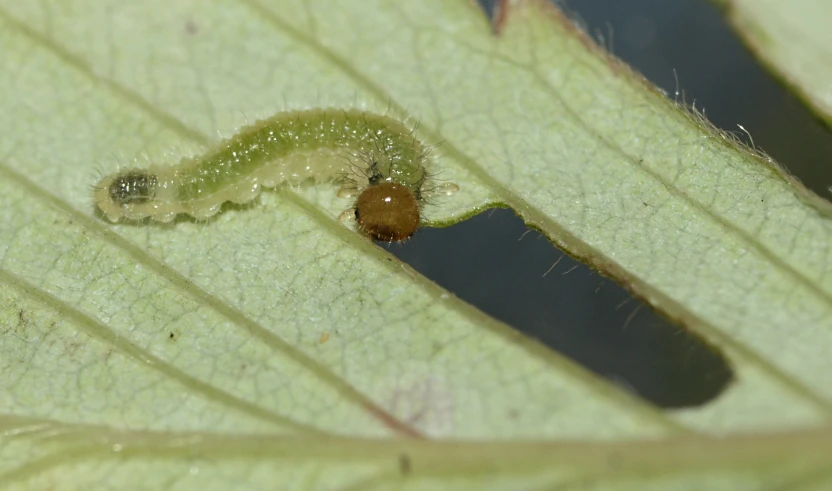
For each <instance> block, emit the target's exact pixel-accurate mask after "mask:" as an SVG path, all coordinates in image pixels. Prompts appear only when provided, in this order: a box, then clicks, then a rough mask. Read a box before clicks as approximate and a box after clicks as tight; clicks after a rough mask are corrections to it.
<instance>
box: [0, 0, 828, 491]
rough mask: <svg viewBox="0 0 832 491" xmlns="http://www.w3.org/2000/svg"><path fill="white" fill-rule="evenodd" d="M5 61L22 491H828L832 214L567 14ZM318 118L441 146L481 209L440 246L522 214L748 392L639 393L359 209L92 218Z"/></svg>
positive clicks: (2, 294)
mask: <svg viewBox="0 0 832 491" xmlns="http://www.w3.org/2000/svg"><path fill="white" fill-rule="evenodd" d="M0 46H2V47H3V51H2V52H3V53H4V56H3V57H2V58H1V59H0V63H2V70H0V95H2V97H0V128H2V134H3V135H4V136H3V138H2V139H0V205H2V206H0V213H2V219H0V326H3V337H2V338H0V339H1V341H0V363H2V366H1V367H0V368H2V371H3V373H4V374H5V375H6V376H5V377H4V380H5V382H4V383H3V390H2V391H0V393H2V396H0V414H2V415H3V416H0V426H2V428H3V433H2V435H3V436H2V446H0V452H2V458H1V459H0V462H2V464H0V483H2V485H3V486H2V487H3V488H4V489H12V488H14V487H18V488H26V487H35V488H45V487H49V486H53V487H58V488H62V489H75V488H83V487H89V486H90V485H93V486H100V487H118V488H123V487H125V486H127V485H129V486H130V487H133V488H145V489H160V488H173V489H229V488H240V487H245V488H250V489H259V488H263V489H274V487H275V486H278V487H280V488H285V489H292V488H294V489H321V488H323V489H328V488H334V489H350V488H352V489H371V488H373V487H378V488H386V487H389V486H392V485H394V484H395V485H399V486H402V487H413V488H420V487H426V488H430V487H432V486H433V487H441V488H445V489H454V488H457V489H465V488H472V489H485V488H486V487H487V486H490V487H492V488H495V489H499V488H511V489H522V488H545V489H548V488H551V487H553V486H556V485H557V486H561V487H562V488H563V489H587V487H589V488H592V489H650V488H649V486H650V485H652V486H654V487H653V489H662V490H665V489H731V490H734V489H763V486H766V485H768V484H770V483H771V482H780V483H784V486H785V487H786V488H789V486H788V485H790V484H791V483H796V482H798V483H806V484H805V485H804V487H806V488H807V489H809V488H810V485H819V486H821V487H822V486H823V484H824V483H827V484H828V480H829V478H830V476H829V473H828V472H825V470H826V469H828V468H829V466H830V465H832V462H830V457H829V455H832V451H830V450H832V449H830V445H832V444H830V443H829V442H830V441H832V439H830V438H828V436H829V430H828V429H826V426H825V425H826V424H827V423H826V422H827V420H828V418H829V415H830V411H832V404H831V403H830V399H831V398H832V387H831V386H829V384H827V383H826V382H825V381H826V380H827V375H826V374H828V373H829V371H830V369H832V361H830V358H829V357H828V356H826V352H827V348H828V347H829V346H832V341H831V340H830V335H831V334H832V333H830V319H832V318H831V317H830V315H829V310H830V305H831V304H832V292H830V288H832V278H830V274H829V268H830V265H829V261H828V257H829V244H830V222H829V220H828V218H827V217H826V211H825V208H822V205H821V204H819V200H817V199H813V198H812V197H811V196H809V195H808V194H807V193H806V192H805V191H804V190H802V189H800V188H797V187H795V186H794V185H793V184H792V183H790V182H789V181H788V180H787V179H785V178H783V177H782V176H781V174H780V172H779V171H778V170H777V167H776V166H775V165H774V164H773V163H771V162H769V161H767V160H765V159H763V158H760V157H759V156H757V155H756V154H754V153H752V152H749V151H747V150H743V149H740V148H738V147H737V146H736V145H735V144H734V142H733V140H730V139H729V138H727V137H725V136H723V135H720V134H717V133H715V132H713V131H712V130H710V129H709V128H708V127H707V126H706V125H704V124H703V122H702V121H701V120H700V119H698V118H696V117H692V116H691V115H689V114H688V113H686V112H684V111H681V110H680V109H679V108H677V107H676V106H675V105H674V104H673V103H671V102H669V101H667V100H666V99H665V98H664V97H663V96H662V95H661V94H658V93H657V92H656V91H655V90H654V89H651V88H649V87H647V86H646V84H645V83H644V82H643V81H641V79H640V78H639V77H638V76H636V75H634V74H633V73H632V72H630V71H629V69H627V68H626V67H625V66H623V65H621V64H619V63H618V62H617V61H615V60H612V59H610V58H608V57H607V56H606V55H605V54H604V53H603V52H602V51H600V50H599V49H598V48H597V47H595V46H594V45H592V44H591V43H590V42H589V41H587V39H586V38H585V37H584V36H583V35H582V34H581V33H579V32H577V31H576V30H575V28H574V27H573V26H572V25H571V24H570V23H569V22H568V21H566V20H565V19H564V18H563V17H561V16H560V14H559V13H558V12H557V11H555V10H554V9H552V8H551V7H549V6H547V5H545V4H542V3H540V2H535V1H528V2H516V4H514V5H513V6H512V8H511V10H510V11H509V12H508V16H507V21H506V23H505V25H502V26H501V33H500V35H499V36H495V35H494V33H493V32H492V30H491V26H489V24H488V22H487V20H486V18H485V17H484V16H483V14H482V13H481V12H480V11H479V10H478V9H477V7H476V6H475V5H473V4H471V3H469V2H466V1H462V0H454V1H448V0H431V1H422V2H394V1H382V0H378V1H367V0H362V1H357V0H356V1H344V0H337V1H334V0H333V1H323V0H321V1H312V0H309V1H306V2H301V1H296V2H292V1H288V0H287V1H281V2H276V1H272V2H266V1H261V2H257V1H255V0H233V1H231V0H216V1H210V2H208V1H206V2H196V1H166V2H161V1H157V0H148V1H145V2H121V1H116V0H112V1H107V0H72V1H67V0H44V1H42V2H12V1H10V0H9V1H2V2H0ZM307 107H333V108H343V107H361V108H364V109H365V110H368V111H375V112H387V113H388V114H391V115H394V116H396V117H399V118H401V119H402V120H407V121H411V122H415V121H419V132H418V134H419V136H420V137H421V138H423V139H424V140H425V141H427V142H429V143H438V142H442V145H441V147H440V151H439V152H438V155H437V158H436V162H435V165H436V171H437V172H438V173H439V174H440V176H441V179H443V180H448V181H452V182H454V183H457V184H458V185H459V186H460V188H461V190H460V191H459V192H457V193H456V194H454V195H453V196H451V197H449V198H447V199H442V200H441V201H440V202H439V203H437V204H436V206H433V207H431V208H430V209H429V210H427V211H426V213H428V215H429V216H428V218H429V219H430V220H431V221H432V222H433V223H434V224H440V225H441V224H448V223H453V222H455V221H458V220H460V219H461V218H463V217H466V216H469V215H472V214H474V213H476V212H477V211H479V210H482V209H485V208H486V207H488V206H492V205H504V206H511V207H512V208H514V209H515V210H516V211H517V212H518V213H520V214H521V215H522V216H523V217H524V219H525V220H527V221H528V222H529V223H530V224H531V225H533V226H535V227H537V228H539V229H540V230H542V231H543V232H544V233H545V234H546V235H547V236H549V237H550V238H551V239H552V240H553V241H555V242H556V243H558V244H561V245H563V246H564V247H565V248H566V249H567V250H568V251H569V252H570V253H572V254H575V255H578V256H581V257H584V258H586V260H588V261H589V262H590V263H591V264H593V265H595V266H596V267H598V268H599V269H601V270H602V271H604V272H606V273H607V274H610V275H613V276H616V277H618V278H619V279H621V280H622V281H623V282H625V284H627V285H628V286H629V287H630V288H632V289H633V290H635V291H636V292H638V293H639V294H641V295H642V296H644V297H645V298H646V299H647V300H648V301H650V302H651V303H652V304H653V305H655V306H656V307H657V308H659V309H660V310H662V311H664V312H666V313H667V314H668V315H670V316H672V317H673V318H676V319H679V321H680V322H681V323H682V324H683V325H684V326H685V327H686V328H687V329H690V330H692V331H694V332H696V333H698V334H699V335H701V336H703V337H705V338H706V339H707V340H708V341H709V342H711V343H712V344H713V345H715V346H717V347H718V348H719V349H721V350H723V351H724V352H725V354H726V356H727V357H728V358H729V359H730V360H731V363H732V364H733V367H734V369H735V371H736V375H737V381H736V382H735V383H734V384H733V385H732V386H731V387H730V389H729V390H728V391H727V392H726V393H725V394H724V395H723V396H721V397H720V398H719V399H718V400H717V401H715V402H714V403H712V404H709V405H707V406H704V407H702V408H700V409H697V410H688V411H680V412H661V411H659V410H658V409H656V408H653V407H651V406H649V405H648V404H646V403H644V402H641V401H639V400H636V399H634V398H633V397H631V396H629V395H627V394H625V393H623V392H621V391H619V390H618V389H617V388H615V387H613V386H611V385H610V384H608V383H607V382H605V381H602V380H600V379H598V378H595V377H593V376H591V375H589V374H588V373H586V372H585V371H584V370H583V369H581V368H580V367H577V366H575V365H573V364H572V363H571V362H569V361H568V360H566V359H564V358H563V357H562V356H560V355H558V354H557V353H554V352H552V351H550V350H548V349H546V348H544V347H541V346H539V345H538V344H536V343H535V342H533V341H531V340H528V339H526V338H524V337H522V336H520V335H519V334H517V333H515V332H514V331H512V330H511V329H509V328H508V327H507V326H505V325H503V324H501V323H499V322H496V321H495V320H493V319H490V318H488V317H486V316H484V315H483V314H481V313H479V312H478V311H476V310H474V309H473V308H471V307H470V306H468V305H466V304H464V303H463V302H461V301H459V300H458V299H456V298H455V297H454V296H452V295H450V294H449V293H447V292H445V291H443V290H441V289H440V288H438V287H437V286H436V285H434V284H433V283H431V282H430V281H428V280H426V279H425V278H423V277H421V276H419V275H418V274H416V273H415V272H413V271H412V270H411V269H410V268H408V267H406V266H404V265H402V264H400V263H399V262H398V261H397V260H395V259H394V258H393V257H392V256H390V255H389V254H387V253H386V252H385V251H384V250H382V249H380V248H377V247H376V246H374V245H373V244H371V243H370V242H368V241H367V240H366V239H364V238H362V237H361V236H359V235H358V234H356V233H355V232H353V231H352V230H350V229H349V228H347V227H345V226H344V225H343V224H341V223H339V221H338V220H337V219H336V217H337V216H338V214H340V213H341V211H343V210H344V209H345V207H348V206H349V204H350V203H349V202H348V201H345V200H343V199H340V198H337V195H336V188H335V187H333V186H328V185H316V186H311V187H303V188H288V187H285V188H282V189H280V190H278V191H276V192H270V193H264V194H262V195H261V196H260V198H259V199H258V200H257V203H256V204H255V205H253V206H251V207H237V208H234V207H230V208H229V209H227V210H225V211H224V212H223V213H221V214H220V215H218V217H217V218H215V219H212V220H210V221H208V222H207V223H198V222H194V221H190V220H179V221H177V222H175V223H173V224H170V225H158V224H144V223H143V224H125V223H122V224H117V225H112V224H110V223H108V222H106V221H105V220H103V219H101V218H100V217H99V216H97V215H96V214H95V212H94V206H93V204H92V203H91V190H90V188H91V186H92V185H93V184H94V183H95V182H96V180H97V177H98V176H100V175H101V174H102V173H108V172H112V171H114V170H115V169H118V168H119V167H126V166H129V165H132V164H133V163H134V161H138V162H139V163H140V164H144V163H149V162H153V163H170V164H175V163H176V162H177V161H178V160H179V158H181V157H182V156H184V155H190V154H194V153H196V154H198V153H199V152H200V151H201V150H204V149H205V148H206V147H207V146H209V145H210V144H212V143H213V142H215V141H217V140H218V139H219V136H218V135H230V134H233V133H234V131H235V130H236V129H237V128H238V127H240V126H242V125H244V124H245V123H246V121H251V120H255V119H259V118H264V117H268V116H270V115H271V114H274V113H275V112H278V111H284V110H296V109H301V108H307ZM807 203H809V204H807ZM803 427H811V428H819V429H818V430H816V431H810V432H801V431H799V428H803ZM762 430H766V431H772V430H777V431H780V432H781V433H780V434H777V435H773V436H765V435H762V436H756V437H746V436H741V435H739V433H741V432H760V431H762ZM708 435H715V436H719V437H720V438H711V437H709V436H708ZM807 455H810V456H816V457H806V456H807ZM593 486H594V487H593ZM789 489H792V488H789ZM819 489H820V488H819Z"/></svg>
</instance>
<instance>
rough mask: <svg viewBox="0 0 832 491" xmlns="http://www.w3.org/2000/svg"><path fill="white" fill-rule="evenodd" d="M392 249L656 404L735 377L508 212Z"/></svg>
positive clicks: (429, 231)
mask: <svg viewBox="0 0 832 491" xmlns="http://www.w3.org/2000/svg"><path fill="white" fill-rule="evenodd" d="M387 249H388V250H389V251H390V252H391V253H393V254H395V255H396V256H397V257H399V258H400V259H401V260H403V261H405V262H407V263H408V264H410V265H411V266H412V267H413V268H415V269H416V270H418V271H419V272H420V273H422V274H424V275H425V276H427V277H428V278H430V279H432V280H433V281H435V282H436V283H438V284H439V285H440V286H442V287H444V288H445V289H447V290H449V291H451V292H453V293H454V294H455V295H457V296H458V297H460V298H461V299H463V300H465V301H467V302H469V303H471V304H472V305H474V306H476V307H477V308H479V309H480V310H482V311H483V312H485V313H487V314H489V315H491V316H492V317H494V318H496V319H499V320H501V321H503V322H505V323H506V324H508V325H510V326H513V327H514V328H516V329H518V330H520V331H521V332H523V333H525V334H527V335H529V336H531V337H533V338H536V339H538V340H540V341H541V342H542V343H544V344H546V345H547V346H549V347H551V348H553V349H555V350H557V351H558V352H560V353H563V354H564V355H566V356H568V357H569V358H572V359H573V360H575V361H576V362H578V363H580V364H581V365H583V366H585V367H586V368H587V369H589V370H591V371H593V372H595V373H597V374H599V375H601V376H602V377H605V378H607V379H609V380H611V381H613V382H615V383H618V384H620V385H622V386H624V387H625V388H627V389H629V390H631V391H632V392H634V393H636V394H638V395H640V396H641V397H643V398H644V399H646V400H648V401H650V402H652V403H654V404H656V405H658V406H661V407H666V408H677V407H687V406H696V405H699V404H703V403H705V402H707V401H709V400H711V399H713V398H714V397H716V396H717V395H718V394H720V393H721V392H722V390H723V389H725V387H726V386H727V385H728V383H729V382H730V381H731V378H732V376H733V373H732V370H731V368H730V367H729V366H728V364H727V362H726V361H725V359H724V358H723V356H722V355H721V354H720V353H718V352H716V351H715V350H713V349H712V348H711V347H710V346H708V345H706V344H705V343H704V342H703V341H702V340H700V339H699V338H697V337H695V336H693V335H691V334H690V333H688V332H687V331H684V330H683V329H681V328H680V327H678V326H676V325H674V324H672V323H670V322H668V321H666V320H665V319H663V318H662V317H660V316H658V315H657V314H656V313H655V312H654V311H653V310H652V309H651V308H650V307H649V306H647V305H646V304H645V303H644V302H642V301H641V300H639V299H636V298H634V297H633V296H632V295H630V293H628V292H627V291H625V290H624V289H623V288H622V287H620V286H619V285H618V284H617V283H616V282H615V281H613V280H611V279H608V278H604V277H603V276H601V275H599V274H598V273H596V272H595V271H594V270H592V269H591V268H589V267H588V266H586V265H584V264H583V263H581V262H578V261H575V260H573V259H572V258H570V257H569V256H566V255H565V254H563V253H562V252H561V251H560V250H559V249H557V248H556V247H554V246H553V245H552V244H551V243H550V242H549V241H548V240H547V239H546V238H545V237H543V236H541V235H540V234H539V233H538V232H537V231H534V230H530V229H527V228H526V226H525V224H523V221H522V220H521V219H520V218H519V217H517V216H516V215H514V213H513V212H512V211H511V210H505V209H499V210H490V211H486V212H484V213H481V214H479V215H477V216H475V217H473V218H471V219H470V220H466V221H465V222H462V223H459V224H457V225H454V226H453V227H449V228H445V229H435V228H426V227H423V228H420V229H419V230H418V231H417V232H416V234H415V235H414V236H413V238H411V239H410V240H409V241H406V242H405V243H404V244H401V245H400V244H394V245H392V246H389V247H387ZM556 262H557V264H556V265H555V263H556ZM553 265H555V266H554V267H552V266H553ZM550 268H551V269H550ZM547 271H548V273H547Z"/></svg>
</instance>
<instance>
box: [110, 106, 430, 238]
mask: <svg viewBox="0 0 832 491" xmlns="http://www.w3.org/2000/svg"><path fill="white" fill-rule="evenodd" d="M429 150H430V147H428V146H426V145H424V144H423V143H421V142H420V141H419V140H418V139H416V138H415V136H414V135H413V131H412V130H411V129H409V128H408V127H406V126H405V125H404V124H402V123H401V122H400V121H398V120H395V119H393V118H390V117H388V116H382V115H378V114H373V113H367V112H363V111H360V110H356V109H348V110H332V109H330V110H323V109H312V110H307V111H292V112H284V113H278V114H276V115H275V116H273V117H271V118H269V119H265V120H261V121H257V122H256V123H254V124H253V125H251V126H246V127H244V128H242V129H241V130H240V131H239V132H238V133H237V134H236V135H234V136H232V137H231V138H228V139H226V140H224V141H222V142H221V143H219V144H218V145H217V146H216V147H214V148H213V149H212V150H210V151H208V152H207V153H206V154H204V155H202V156H199V157H189V158H184V159H182V161H181V162H180V163H179V165H173V166H160V165H152V166H150V167H148V168H146V169H129V170H123V171H120V172H116V173H114V174H110V175H108V176H105V177H104V178H103V179H101V181H99V183H98V184H97V185H96V187H95V192H94V199H95V203H96V204H97V205H98V207H99V208H100V209H101V211H102V212H103V213H104V215H106V216H107V218H109V219H110V220H111V221H118V220H119V219H121V218H122V217H123V218H127V219H132V220H139V219H142V218H145V217H150V218H152V219H154V220H158V221H161V222H169V221H171V220H173V218H174V217H175V216H176V215H178V214H180V213H185V214H188V215H191V216H193V217H194V218H197V219H204V218H208V217H210V216H212V215H214V214H215V213H217V212H218V211H219V209H220V207H221V206H222V204H223V203H225V202H227V201H230V202H233V203H247V202H249V201H251V200H253V199H254V198H255V197H257V195H258V194H259V193H260V191H261V189H262V188H273V187H276V186H278V185H280V184H282V183H285V182H288V183H293V184H299V183H300V182H302V181H305V180H308V179H314V180H316V181H318V182H321V181H334V180H337V179H339V178H340V179H341V182H342V191H348V192H349V191H354V192H356V193H358V194H359V196H358V199H357V200H356V202H355V209H354V214H355V218H356V219H357V221H358V225H359V228H361V230H363V231H364V232H365V233H367V234H368V235H370V236H371V237H373V238H374V239H376V240H383V241H397V240H402V239H406V238H407V237H409V236H410V235H412V234H413V232H414V231H415V230H416V228H417V227H418V225H419V222H420V220H421V215H420V210H419V205H420V202H421V201H422V192H423V185H424V184H425V181H426V179H427V178H428V174H427V171H426V169H425V164H427V163H428V153H429ZM350 171H352V172H350Z"/></svg>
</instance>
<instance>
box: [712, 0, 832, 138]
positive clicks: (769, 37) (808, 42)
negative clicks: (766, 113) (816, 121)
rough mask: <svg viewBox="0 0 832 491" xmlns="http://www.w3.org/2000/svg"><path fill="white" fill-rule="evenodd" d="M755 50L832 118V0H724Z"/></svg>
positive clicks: (814, 107)
mask: <svg viewBox="0 0 832 491" xmlns="http://www.w3.org/2000/svg"><path fill="white" fill-rule="evenodd" d="M717 3H718V4H719V5H720V6H721V7H722V8H724V9H725V10H726V13H727V16H728V19H729V20H730V21H731V23H732V24H733V26H734V28H735V29H736V30H737V32H738V33H739V34H740V36H742V38H743V39H744V41H745V42H746V44H747V45H748V47H749V48H750V49H751V51H752V52H753V53H754V54H755V55H756V56H757V57H759V58H760V59H761V60H762V61H763V62H764V63H765V64H767V65H768V66H769V67H771V69H772V71H774V73H776V74H777V75H778V76H779V77H781V78H782V79H783V80H784V81H785V82H786V83H787V84H788V85H789V86H791V88H792V89H793V90H794V91H795V92H796V93H797V94H799V95H800V97H802V98H803V99H804V100H805V101H806V103H807V105H808V106H809V107H810V108H811V109H812V110H813V111H815V112H816V113H817V114H818V115H819V116H820V117H821V118H823V119H824V120H826V121H827V123H830V122H832V92H830V90H829V78H830V76H832V69H830V66H832V64H830V61H832V59H830V51H832V31H830V29H829V19H830V18H832V4H830V3H829V2H823V1H818V0H796V1H790V2H778V1H776V0H763V1H760V0H718V2H717Z"/></svg>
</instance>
